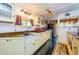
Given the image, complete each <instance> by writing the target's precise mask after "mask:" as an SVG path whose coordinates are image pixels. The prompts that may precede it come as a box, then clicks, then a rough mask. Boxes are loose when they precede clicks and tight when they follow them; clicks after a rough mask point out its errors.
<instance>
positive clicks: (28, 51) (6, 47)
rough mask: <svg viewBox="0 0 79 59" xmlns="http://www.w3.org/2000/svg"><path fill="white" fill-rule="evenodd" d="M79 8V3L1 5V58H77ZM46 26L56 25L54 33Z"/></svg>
mask: <svg viewBox="0 0 79 59" xmlns="http://www.w3.org/2000/svg"><path fill="white" fill-rule="evenodd" d="M78 7H79V4H78V3H0V55H64V54H65V55H78V54H79V43H78V41H79V40H78V39H79V8H78ZM46 22H48V23H49V22H51V23H52V24H53V29H52V30H51V29H47V23H46ZM52 32H53V34H52ZM73 38H74V39H73ZM77 43H78V44H77ZM62 47H64V48H62Z"/></svg>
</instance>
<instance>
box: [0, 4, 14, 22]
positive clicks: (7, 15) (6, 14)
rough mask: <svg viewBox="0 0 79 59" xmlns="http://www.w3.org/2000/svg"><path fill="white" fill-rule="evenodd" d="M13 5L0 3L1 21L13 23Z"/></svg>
mask: <svg viewBox="0 0 79 59" xmlns="http://www.w3.org/2000/svg"><path fill="white" fill-rule="evenodd" d="M13 6H14V5H13V4H12V3H0V21H5V22H13V17H12V16H13Z"/></svg>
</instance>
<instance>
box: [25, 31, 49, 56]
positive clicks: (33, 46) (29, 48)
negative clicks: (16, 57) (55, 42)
mask: <svg viewBox="0 0 79 59" xmlns="http://www.w3.org/2000/svg"><path fill="white" fill-rule="evenodd" d="M36 34H37V35H38V39H37V40H34V41H32V42H30V41H29V42H26V55H32V54H34V53H35V52H36V51H37V50H38V49H39V48H40V47H41V46H42V45H43V44H44V43H45V42H47V41H48V40H49V38H50V31H45V32H41V33H36Z"/></svg>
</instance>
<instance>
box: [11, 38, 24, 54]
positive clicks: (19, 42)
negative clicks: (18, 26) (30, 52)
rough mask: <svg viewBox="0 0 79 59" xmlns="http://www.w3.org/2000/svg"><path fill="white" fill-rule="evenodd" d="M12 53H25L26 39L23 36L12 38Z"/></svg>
mask: <svg viewBox="0 0 79 59" xmlns="http://www.w3.org/2000/svg"><path fill="white" fill-rule="evenodd" d="M12 54H14V55H23V54H25V41H24V39H23V38H21V37H19V38H14V39H13V40H12Z"/></svg>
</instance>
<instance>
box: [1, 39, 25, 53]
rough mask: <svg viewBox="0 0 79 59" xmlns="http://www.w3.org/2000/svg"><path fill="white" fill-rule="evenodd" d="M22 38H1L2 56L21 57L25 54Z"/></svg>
mask: <svg viewBox="0 0 79 59" xmlns="http://www.w3.org/2000/svg"><path fill="white" fill-rule="evenodd" d="M24 42H25V41H24V40H23V39H22V38H14V37H13V38H2V39H1V38H0V55H19V54H25V52H24V46H25V45H24V44H25V43H24Z"/></svg>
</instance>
